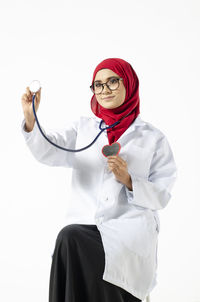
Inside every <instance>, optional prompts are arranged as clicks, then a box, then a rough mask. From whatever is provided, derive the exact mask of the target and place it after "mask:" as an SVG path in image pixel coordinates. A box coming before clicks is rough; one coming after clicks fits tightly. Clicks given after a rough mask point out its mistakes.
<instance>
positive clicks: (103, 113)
mask: <svg viewBox="0 0 200 302" xmlns="http://www.w3.org/2000/svg"><path fill="white" fill-rule="evenodd" d="M103 68H108V69H111V70H112V71H113V72H115V73H116V74H118V75H119V77H121V78H123V83H124V86H125V88H126V97H125V100H124V103H123V104H122V105H120V106H119V107H117V108H114V109H106V108H104V107H102V106H101V105H100V104H99V103H98V102H97V100H96V96H95V94H94V95H93V96H92V98H91V109H92V111H93V113H94V114H95V115H96V116H97V117H99V118H101V119H102V120H104V122H105V123H106V125H112V124H114V123H115V122H116V121H118V120H120V119H121V118H122V117H124V116H125V115H126V114H128V113H129V112H131V111H132V110H133V112H132V113H131V114H130V115H128V116H127V117H125V118H124V119H123V120H122V121H121V122H120V123H119V124H118V125H117V126H115V127H113V128H111V129H107V134H108V140H109V144H112V143H113V142H116V141H117V140H118V138H119V137H120V136H121V135H122V134H123V133H124V131H126V129H127V128H128V127H129V126H130V125H131V124H132V123H133V121H134V120H135V119H136V117H137V116H138V114H139V113H140V109H139V105H140V98H139V80H138V77H137V75H136V73H135V71H134V70H133V68H132V66H131V65H130V64H129V63H128V62H126V61H124V60H122V59H119V58H109V59H105V60H103V61H102V62H101V63H99V64H98V65H97V67H96V68H95V70H94V73H93V79H92V84H93V82H94V79H95V76H96V73H97V72H98V71H99V70H100V69H103Z"/></svg>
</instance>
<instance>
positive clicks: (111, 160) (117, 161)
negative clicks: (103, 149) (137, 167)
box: [107, 155, 132, 191]
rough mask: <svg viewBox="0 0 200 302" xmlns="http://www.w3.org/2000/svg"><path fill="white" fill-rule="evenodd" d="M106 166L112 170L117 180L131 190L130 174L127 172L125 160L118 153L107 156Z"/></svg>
mask: <svg viewBox="0 0 200 302" xmlns="http://www.w3.org/2000/svg"><path fill="white" fill-rule="evenodd" d="M107 158H108V168H109V170H110V171H112V172H113V173H114V175H115V177H116V179H117V180H118V181H120V182H121V183H123V184H124V185H125V186H127V188H128V189H129V190H131V191H132V181H131V176H130V174H129V173H128V167H127V163H126V161H125V160H123V159H122V158H121V157H120V156H119V155H112V156H108V157H107Z"/></svg>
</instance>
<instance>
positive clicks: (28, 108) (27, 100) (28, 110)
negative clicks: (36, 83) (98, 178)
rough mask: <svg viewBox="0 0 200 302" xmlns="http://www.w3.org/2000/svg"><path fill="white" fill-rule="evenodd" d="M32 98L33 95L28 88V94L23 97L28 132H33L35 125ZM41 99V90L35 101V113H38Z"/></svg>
mask: <svg viewBox="0 0 200 302" xmlns="http://www.w3.org/2000/svg"><path fill="white" fill-rule="evenodd" d="M32 97H33V93H32V92H31V91H30V89H29V87H26V93H24V94H23V95H22V97H21V102H22V108H23V112H24V118H25V121H26V125H25V128H26V130H27V131H28V132H30V131H32V129H33V127H34V124H35V116H34V113H33V107H32ZM40 98H41V88H40V90H39V91H38V92H36V97H35V101H34V105H35V111H36V112H37V110H38V107H39V104H40Z"/></svg>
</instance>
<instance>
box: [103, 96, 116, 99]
mask: <svg viewBox="0 0 200 302" xmlns="http://www.w3.org/2000/svg"><path fill="white" fill-rule="evenodd" d="M112 98H114V96H108V97H107V98H104V99H103V100H109V99H112Z"/></svg>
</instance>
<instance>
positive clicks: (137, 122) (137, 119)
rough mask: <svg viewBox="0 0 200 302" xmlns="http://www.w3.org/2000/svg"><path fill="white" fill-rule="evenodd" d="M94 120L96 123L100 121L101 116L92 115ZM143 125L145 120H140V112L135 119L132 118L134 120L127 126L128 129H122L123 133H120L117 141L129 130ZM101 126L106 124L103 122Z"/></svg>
mask: <svg viewBox="0 0 200 302" xmlns="http://www.w3.org/2000/svg"><path fill="white" fill-rule="evenodd" d="M94 118H95V120H96V121H97V123H100V122H101V120H102V119H101V118H99V117H97V116H95V117H94ZM143 125H145V122H144V121H143V120H142V118H141V116H140V114H139V115H138V116H137V117H136V119H135V120H134V122H133V123H132V124H131V125H130V126H129V127H128V129H126V131H124V133H122V135H121V136H120V138H119V139H118V141H120V140H121V139H122V138H123V137H124V136H126V135H127V134H129V133H130V132H132V131H134V130H135V128H136V127H140V126H143ZM102 126H103V127H105V126H107V125H105V123H104V122H103V124H102Z"/></svg>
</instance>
